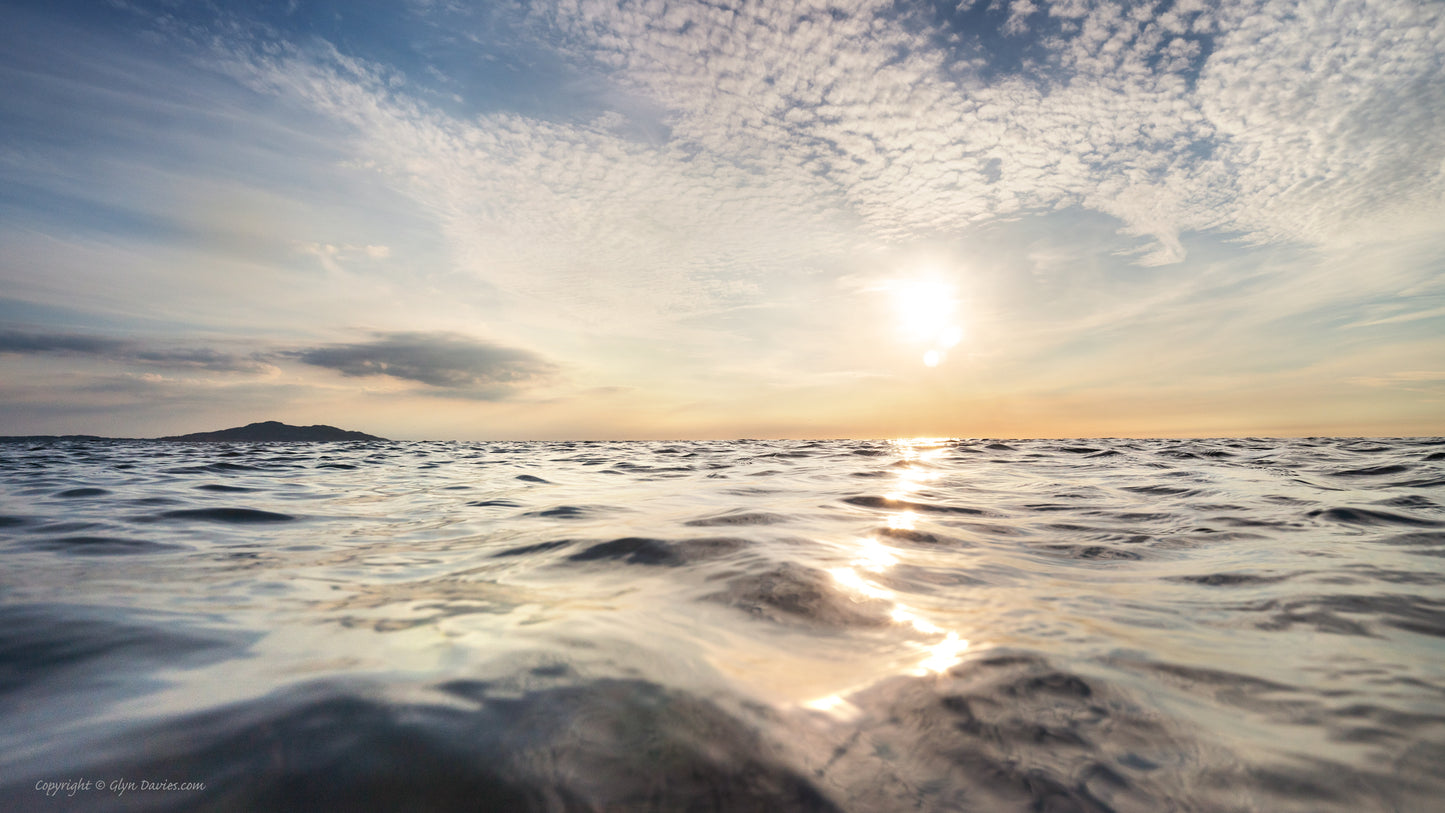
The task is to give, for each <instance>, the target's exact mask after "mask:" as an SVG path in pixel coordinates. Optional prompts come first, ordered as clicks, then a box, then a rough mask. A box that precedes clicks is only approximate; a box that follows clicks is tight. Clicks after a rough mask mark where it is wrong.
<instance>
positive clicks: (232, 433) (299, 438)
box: [0, 421, 386, 443]
mask: <svg viewBox="0 0 1445 813" xmlns="http://www.w3.org/2000/svg"><path fill="white" fill-rule="evenodd" d="M62 440H140V438H103V437H100V436H98V435H8V436H0V443H52V442H55V441H62ZM152 440H174V441H180V442H188V443H307V442H323V441H332V440H386V438H379V437H377V436H376V435H368V434H366V433H365V432H351V431H347V430H345V429H337V428H336V427H334V426H324V425H322V424H316V425H314V426H290V425H289V424H284V423H281V422H280V421H263V422H261V423H253V424H248V425H246V426H237V427H234V428H232V429H222V430H220V431H217V432H195V433H193V434H189V435H172V436H170V437H164V438H152Z"/></svg>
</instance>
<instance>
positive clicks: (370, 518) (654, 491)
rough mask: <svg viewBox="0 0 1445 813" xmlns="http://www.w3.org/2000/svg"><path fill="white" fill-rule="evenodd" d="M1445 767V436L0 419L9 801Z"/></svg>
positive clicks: (1154, 799)
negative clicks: (23, 427)
mask: <svg viewBox="0 0 1445 813" xmlns="http://www.w3.org/2000/svg"><path fill="white" fill-rule="evenodd" d="M47 782H50V783H62V784H59V785H58V786H52V787H48V788H47V786H46V785H45V783H47ZM164 783H174V784H173V785H166V784H164ZM157 786H159V789H157ZM201 786H203V787H201ZM47 793H53V794H54V795H47ZM1441 800H1445V441H1442V440H1440V439H1405V440H1400V439H1390V440H1348V439H1310V440H1210V441H1197V440H1190V441H1132V440H1131V441H1123V440H1108V441H1097V440H1090V441H1053V440H1047V441H1046V440H1035V441H1008V442H1004V443H1000V442H991V441H986V440H977V441H934V442H925V441H907V442H887V441H826V442H815V441H789V442H782V441H737V442H687V443H477V444H466V443H391V442H386V443H356V444H295V445H288V444H272V445H264V444H258V445H247V444H234V445H222V444H209V445H208V444H194V445H190V444H164V443H149V442H74V443H52V444H46V445H39V446H34V445H28V444H8V445H0V809H4V810H70V809H77V808H80V809H98V810H110V809H121V810H128V809H147V810H149V809H160V810H171V809H174V810H270V809H327V810H360V809H377V810H390V809H418V810H422V809H443V810H444V809H469V810H477V809H481V810H498V811H513V810H704V811H708V810H743V811H749V810H778V811H788V810H820V811H832V810H846V811H893V810H938V811H943V810H950V811H951V810H979V811H993V810H1047V811H1070V810H1081V811H1105V810H1117V811H1163V810H1205V811H1215V810H1219V811H1231V810H1259V811H1350V813H1359V812H1360V811H1395V810H1400V811H1424V810H1432V809H1433V810H1439V809H1442V808H1441V807H1440V805H1442V804H1445V802H1442V801H1441Z"/></svg>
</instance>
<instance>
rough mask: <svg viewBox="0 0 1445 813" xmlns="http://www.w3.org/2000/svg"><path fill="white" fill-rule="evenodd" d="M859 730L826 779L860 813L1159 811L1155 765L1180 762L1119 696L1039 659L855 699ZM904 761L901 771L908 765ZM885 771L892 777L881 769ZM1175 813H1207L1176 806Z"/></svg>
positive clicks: (967, 669) (977, 667) (1161, 732)
mask: <svg viewBox="0 0 1445 813" xmlns="http://www.w3.org/2000/svg"><path fill="white" fill-rule="evenodd" d="M852 700H853V702H854V703H855V704H856V705H857V706H858V707H859V708H861V709H862V710H863V713H864V714H865V715H866V718H865V719H866V722H865V723H864V724H863V731H862V733H861V735H860V736H857V737H856V738H854V739H850V740H846V741H843V742H841V743H840V744H839V745H838V746H837V748H836V750H835V751H834V753H833V755H832V758H831V759H830V761H829V762H828V763H827V764H826V765H825V766H824V768H823V769H822V771H821V773H822V778H823V779H825V780H826V781H828V782H829V783H830V784H833V785H836V786H838V787H840V788H842V789H843V790H844V792H845V794H846V796H847V798H849V799H855V800H858V801H859V805H858V809H860V810H939V811H941V810H1019V811H1025V810H1033V811H1087V812H1088V813H1103V812H1104V811H1111V810H1115V809H1120V810H1155V809H1170V808H1171V807H1177V805H1175V804H1170V803H1168V802H1166V801H1165V799H1164V798H1161V796H1160V794H1159V790H1160V788H1159V785H1158V780H1157V779H1156V778H1154V777H1153V776H1151V772H1153V771H1156V770H1157V769H1158V768H1159V763H1158V762H1155V761H1153V760H1151V759H1148V758H1145V757H1143V756H1141V755H1140V754H1139V753H1138V752H1139V750H1141V745H1140V744H1141V743H1144V742H1148V743H1151V744H1152V745H1150V746H1148V750H1147V753H1148V754H1149V756H1151V757H1153V758H1154V759H1155V760H1157V759H1161V758H1164V759H1170V758H1175V759H1177V757H1176V756H1175V754H1176V753H1179V752H1185V751H1186V750H1187V749H1188V748H1189V744H1187V743H1179V742H1177V741H1176V740H1175V738H1173V737H1172V736H1170V733H1169V732H1168V730H1167V729H1164V728H1163V727H1161V726H1160V724H1159V722H1158V721H1157V719H1151V718H1150V716H1149V715H1148V714H1147V713H1143V712H1142V711H1141V710H1138V709H1137V706H1135V704H1134V703H1132V702H1130V699H1129V698H1127V697H1126V696H1122V695H1120V694H1118V693H1116V692H1114V691H1112V690H1110V689H1108V687H1105V686H1101V685H1096V684H1095V683H1094V682H1093V681H1091V680H1089V679H1087V678H1084V677H1083V676H1081V675H1077V674H1073V673H1070V672H1067V671H1064V670H1059V669H1055V668H1051V666H1050V665H1049V664H1048V663H1047V661H1044V660H1043V659H1042V658H1028V657H1023V658H1016V659H1012V658H1005V659H997V660H994V659H989V660H982V661H972V662H968V663H965V664H964V665H962V666H959V667H955V668H954V669H952V670H950V671H949V672H948V673H947V675H945V676H942V677H940V678H938V679H929V678H922V679H917V678H914V679H897V680H893V681H889V682H886V683H883V684H880V685H879V686H877V687H874V688H872V689H869V690H867V691H865V692H863V693H861V694H859V695H855V696H854V697H853V698H852ZM904 755H906V761H905V759H904ZM880 762H882V764H884V765H887V766H889V768H891V769H889V770H881V771H880V770H879V768H878V766H879V764H880ZM1180 801H1182V802H1183V805H1184V806H1183V807H1182V808H1179V809H1210V807H1209V806H1208V805H1200V804H1198V803H1197V802H1196V801H1194V800H1180Z"/></svg>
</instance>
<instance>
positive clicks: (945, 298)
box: [892, 277, 963, 367]
mask: <svg viewBox="0 0 1445 813" xmlns="http://www.w3.org/2000/svg"><path fill="white" fill-rule="evenodd" d="M892 288H893V297H894V304H895V306H896V307H897V309H898V316H899V326H900V328H901V330H902V333H903V335H904V336H905V337H906V338H907V340H908V341H909V342H911V343H914V344H922V345H925V346H926V347H927V348H928V349H927V350H925V351H924V353H923V364H924V366H926V367H937V366H938V365H940V364H942V363H943V361H944V359H945V358H946V357H947V353H946V351H947V350H949V349H950V348H953V347H956V346H958V344H959V342H961V341H963V326H962V325H961V324H959V318H958V313H957V312H958V294H957V292H956V290H955V288H954V286H953V285H951V284H950V283H948V282H946V281H944V280H941V279H938V278H935V277H924V278H918V279H912V280H899V281H897V282H895V283H893V286H892Z"/></svg>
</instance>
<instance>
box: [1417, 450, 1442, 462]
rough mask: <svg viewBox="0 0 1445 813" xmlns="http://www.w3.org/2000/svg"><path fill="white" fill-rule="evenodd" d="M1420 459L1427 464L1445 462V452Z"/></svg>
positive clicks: (1433, 453)
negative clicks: (1438, 461)
mask: <svg viewBox="0 0 1445 813" xmlns="http://www.w3.org/2000/svg"><path fill="white" fill-rule="evenodd" d="M1420 459H1421V460H1424V461H1426V462H1427V463H1433V462H1435V461H1437V460H1445V452H1431V453H1430V454H1427V455H1425V456H1424V457H1422V458H1420Z"/></svg>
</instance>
